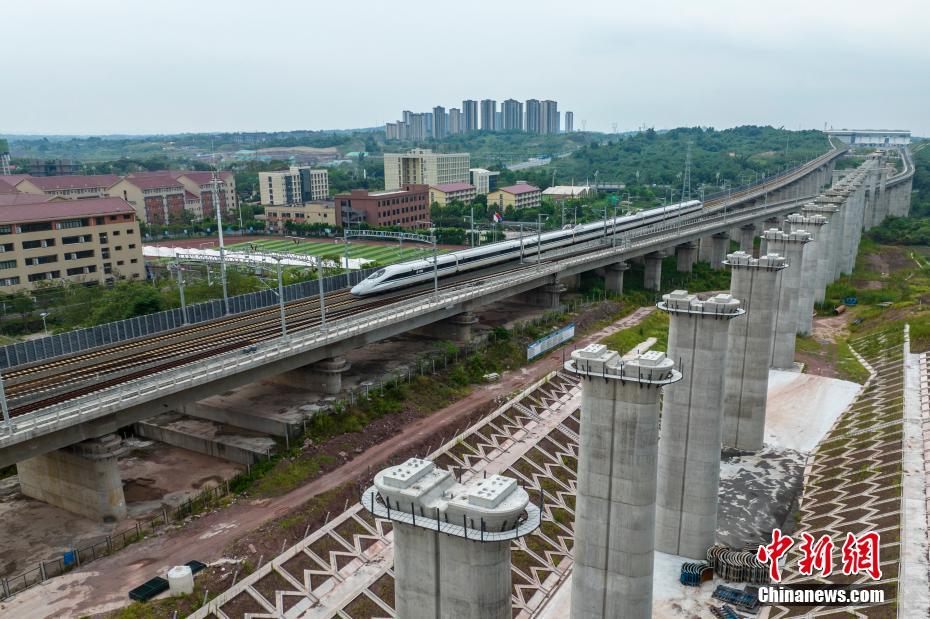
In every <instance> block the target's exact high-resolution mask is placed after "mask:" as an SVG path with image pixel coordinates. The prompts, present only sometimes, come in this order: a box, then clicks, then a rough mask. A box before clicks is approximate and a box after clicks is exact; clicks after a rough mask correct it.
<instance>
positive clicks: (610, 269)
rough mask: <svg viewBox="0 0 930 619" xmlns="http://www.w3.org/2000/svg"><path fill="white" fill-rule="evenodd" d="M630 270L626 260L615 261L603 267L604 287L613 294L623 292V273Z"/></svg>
mask: <svg viewBox="0 0 930 619" xmlns="http://www.w3.org/2000/svg"><path fill="white" fill-rule="evenodd" d="M629 270H630V265H629V264H628V263H626V262H617V263H616V264H609V265H607V266H606V267H604V288H605V289H606V290H607V291H608V292H612V293H614V294H623V274H624V273H625V272H626V271H629Z"/></svg>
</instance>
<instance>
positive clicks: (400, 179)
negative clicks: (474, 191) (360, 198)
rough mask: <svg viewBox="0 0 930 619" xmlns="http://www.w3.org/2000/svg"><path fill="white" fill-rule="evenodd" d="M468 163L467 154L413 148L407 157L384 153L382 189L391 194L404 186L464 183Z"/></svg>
mask: <svg viewBox="0 0 930 619" xmlns="http://www.w3.org/2000/svg"><path fill="white" fill-rule="evenodd" d="M469 162H470V157H469V155H468V153H434V152H433V151H432V150H430V149H427V148H414V149H413V150H411V151H409V152H407V153H385V154H384V188H385V189H386V190H393V189H398V188H400V187H403V186H404V185H441V184H444V183H467V182H468V168H469Z"/></svg>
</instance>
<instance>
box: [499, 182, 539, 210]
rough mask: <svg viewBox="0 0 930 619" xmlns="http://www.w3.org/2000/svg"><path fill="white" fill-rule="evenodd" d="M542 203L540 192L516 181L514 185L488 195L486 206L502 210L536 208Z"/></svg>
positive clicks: (525, 183) (531, 186)
mask: <svg viewBox="0 0 930 619" xmlns="http://www.w3.org/2000/svg"><path fill="white" fill-rule="evenodd" d="M541 202H542V191H540V190H539V187H534V186H533V185H530V184H529V183H527V182H525V181H518V182H517V184H516V185H511V186H509V187H501V188H500V189H498V190H497V191H493V192H491V193H489V194H488V206H492V205H493V206H496V207H497V208H499V209H501V210H504V209H507V208H516V209H523V208H536V207H538V206H539V205H540V203H541Z"/></svg>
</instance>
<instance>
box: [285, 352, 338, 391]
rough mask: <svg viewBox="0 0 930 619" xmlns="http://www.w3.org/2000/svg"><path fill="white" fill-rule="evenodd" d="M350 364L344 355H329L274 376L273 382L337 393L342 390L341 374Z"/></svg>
mask: <svg viewBox="0 0 930 619" xmlns="http://www.w3.org/2000/svg"><path fill="white" fill-rule="evenodd" d="M350 367H352V365H351V364H350V363H349V362H348V361H347V360H346V358H345V357H330V358H329V359H323V360H321V361H317V362H316V363H311V364H310V365H307V366H304V367H302V368H297V369H295V370H291V371H289V372H285V373H283V374H279V375H278V376H275V377H274V378H272V379H271V380H272V381H273V382H278V383H282V384H285V385H290V386H292V387H298V388H300V389H310V390H313V391H320V392H322V393H325V394H327V395H337V394H338V393H339V392H340V391H342V375H343V374H344V373H345V372H346V371H348V370H349V368H350Z"/></svg>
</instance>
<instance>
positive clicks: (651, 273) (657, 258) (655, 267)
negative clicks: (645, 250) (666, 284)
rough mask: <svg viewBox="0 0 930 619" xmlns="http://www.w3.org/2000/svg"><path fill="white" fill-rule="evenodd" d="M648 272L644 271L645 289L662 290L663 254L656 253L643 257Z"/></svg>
mask: <svg viewBox="0 0 930 619" xmlns="http://www.w3.org/2000/svg"><path fill="white" fill-rule="evenodd" d="M643 259H644V260H645V263H646V270H645V271H643V288H645V289H646V290H660V289H661V288H662V254H661V253H659V252H657V251H654V252H652V253H649V254H646V255H645V256H643Z"/></svg>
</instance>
